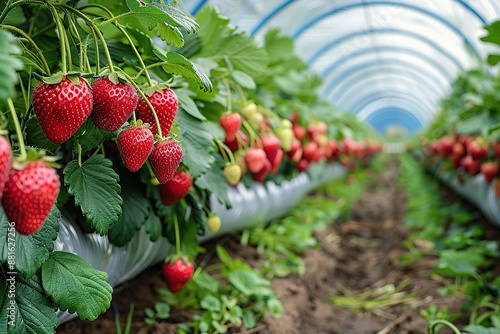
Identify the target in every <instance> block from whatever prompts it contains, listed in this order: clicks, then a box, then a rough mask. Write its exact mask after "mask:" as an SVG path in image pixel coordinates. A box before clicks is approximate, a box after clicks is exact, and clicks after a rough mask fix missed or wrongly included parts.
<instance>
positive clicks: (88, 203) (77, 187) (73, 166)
mask: <svg viewBox="0 0 500 334" xmlns="http://www.w3.org/2000/svg"><path fill="white" fill-rule="evenodd" d="M112 164H113V163H112V162H111V160H109V159H106V158H104V157H103V156H102V155H101V154H97V155H94V156H93V157H91V158H90V159H88V160H87V161H85V162H84V163H83V164H82V166H79V165H78V162H77V161H71V162H70V163H68V164H67V165H66V168H64V183H65V184H66V185H67V186H68V192H69V194H70V195H73V196H74V197H75V204H76V205H79V206H81V209H82V213H83V215H84V216H85V217H86V218H87V221H88V222H89V223H90V224H91V225H92V226H93V227H94V228H95V230H96V231H97V232H98V233H100V234H105V233H106V232H108V230H109V229H110V227H111V226H112V225H113V224H115V223H116V222H117V221H118V217H119V216H120V214H121V213H122V208H121V206H122V203H123V200H122V198H121V197H120V195H119V192H120V184H119V183H118V182H119V176H118V174H116V172H115V171H114V170H113V168H112Z"/></svg>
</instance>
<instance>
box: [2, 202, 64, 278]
mask: <svg viewBox="0 0 500 334" xmlns="http://www.w3.org/2000/svg"><path fill="white" fill-rule="evenodd" d="M60 216H61V214H60V213H59V210H58V209H57V207H56V206H54V207H53V208H52V211H51V212H50V213H49V216H48V217H47V219H46V220H45V223H44V224H43V226H42V228H40V230H38V231H36V232H35V233H33V234H31V235H22V234H20V233H16V232H15V230H10V229H9V225H8V224H9V221H8V219H7V216H6V215H5V213H4V211H3V209H2V208H1V207H0V235H1V236H3V237H2V239H3V241H2V242H0V245H1V246H0V262H1V263H5V262H7V267H8V268H9V270H11V271H13V270H14V269H15V270H16V271H17V272H19V273H21V274H23V275H24V276H25V277H31V276H33V275H34V274H35V272H36V271H37V270H38V268H40V266H41V265H42V263H43V262H44V261H45V260H46V259H47V258H48V257H49V252H51V251H53V250H54V240H56V238H57V232H58V231H59V217H60ZM9 247H15V254H10V253H9ZM9 255H14V256H15V258H14V263H12V262H10V261H9V260H11V259H10V258H9Z"/></svg>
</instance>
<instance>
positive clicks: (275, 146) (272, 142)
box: [261, 134, 281, 163]
mask: <svg viewBox="0 0 500 334" xmlns="http://www.w3.org/2000/svg"><path fill="white" fill-rule="evenodd" d="M261 142H262V149H263V150H264V152H266V157H267V160H269V161H270V162H271V163H272V162H273V161H274V158H276V154H278V150H279V149H280V148H281V143H280V140H279V139H278V137H276V136H275V135H273V134H269V135H266V136H264V137H262V138H261Z"/></svg>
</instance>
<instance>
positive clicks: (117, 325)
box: [112, 303, 134, 334]
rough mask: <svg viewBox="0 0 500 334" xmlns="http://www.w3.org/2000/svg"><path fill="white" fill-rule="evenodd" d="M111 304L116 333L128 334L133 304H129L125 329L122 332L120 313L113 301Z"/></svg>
mask: <svg viewBox="0 0 500 334" xmlns="http://www.w3.org/2000/svg"><path fill="white" fill-rule="evenodd" d="M112 305H113V312H114V313H115V328H116V334H122V333H123V334H130V329H131V327H132V317H133V315H134V304H130V310H129V312H128V315H127V322H126V323H125V329H124V330H123V332H122V326H121V324H120V313H119V312H118V307H117V306H116V304H115V303H113V304H112Z"/></svg>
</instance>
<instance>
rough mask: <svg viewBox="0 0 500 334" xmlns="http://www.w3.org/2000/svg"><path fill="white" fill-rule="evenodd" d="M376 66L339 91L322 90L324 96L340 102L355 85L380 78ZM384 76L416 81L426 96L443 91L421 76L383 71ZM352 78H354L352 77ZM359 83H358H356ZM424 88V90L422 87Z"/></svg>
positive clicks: (393, 79) (398, 80) (441, 94)
mask: <svg viewBox="0 0 500 334" xmlns="http://www.w3.org/2000/svg"><path fill="white" fill-rule="evenodd" d="M376 70H377V69H376V68H374V69H372V71H370V72H368V71H367V72H366V77H364V78H356V79H357V81H355V83H353V84H351V85H349V86H348V85H344V86H343V87H342V89H341V91H337V92H336V93H327V92H324V94H325V96H328V100H330V101H338V103H339V104H340V103H341V101H342V100H343V99H344V98H345V97H346V96H350V94H352V93H351V91H352V90H356V88H357V87H359V86H361V85H362V84H365V83H366V82H368V81H371V80H375V79H379V80H380V78H381V77H380V76H379V75H378V73H377V72H376ZM385 76H386V77H387V78H390V80H391V81H390V82H396V83H397V82H407V81H412V82H418V85H419V87H420V88H419V89H418V91H419V92H421V93H424V94H426V96H431V95H427V94H430V93H431V92H432V93H434V94H435V95H434V96H436V97H439V96H443V93H442V92H439V91H434V90H433V89H432V88H431V87H429V85H428V82H427V81H426V82H423V81H422V80H421V78H412V77H408V76H406V75H403V74H401V73H398V72H394V71H388V72H387V73H385ZM352 80H354V78H353V79H352ZM358 83H359V84H358ZM423 88H425V90H424V89H423Z"/></svg>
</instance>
